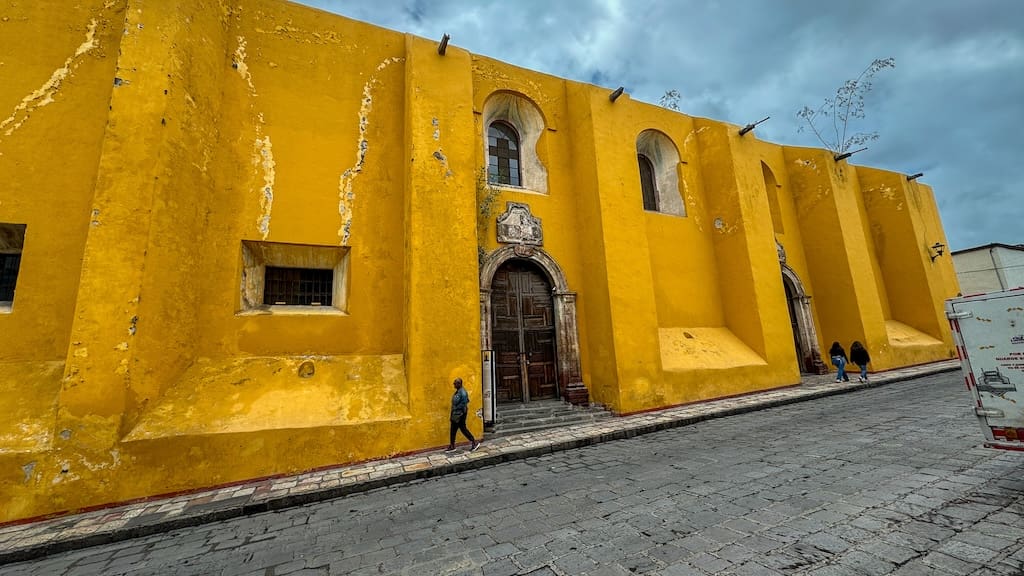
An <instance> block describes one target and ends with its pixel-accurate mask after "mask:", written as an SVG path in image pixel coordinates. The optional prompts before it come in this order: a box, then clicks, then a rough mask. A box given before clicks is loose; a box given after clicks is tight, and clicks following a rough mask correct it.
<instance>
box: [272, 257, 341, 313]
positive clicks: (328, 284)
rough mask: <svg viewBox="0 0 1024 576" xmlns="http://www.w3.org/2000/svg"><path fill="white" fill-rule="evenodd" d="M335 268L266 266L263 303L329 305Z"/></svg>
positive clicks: (332, 291)
mask: <svg viewBox="0 0 1024 576" xmlns="http://www.w3.org/2000/svg"><path fill="white" fill-rule="evenodd" d="M333 293H334V270H318V269H314V268H277V267H273V266H267V268H266V275H265V276H264V277H263V303H264V304H268V305H285V306H330V305H331V296H332V295H333Z"/></svg>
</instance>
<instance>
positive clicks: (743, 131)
mask: <svg viewBox="0 0 1024 576" xmlns="http://www.w3.org/2000/svg"><path fill="white" fill-rule="evenodd" d="M769 118H771V116H765V117H764V118H761V119H760V120H758V121H757V122H753V123H751V124H747V125H746V126H744V127H743V128H741V129H740V136H743V135H744V134H746V133H747V132H750V131H751V130H753V129H754V128H756V127H757V125H758V124H760V123H761V122H764V121H765V120H767V119H769Z"/></svg>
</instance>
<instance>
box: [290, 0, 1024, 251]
mask: <svg viewBox="0 0 1024 576" xmlns="http://www.w3.org/2000/svg"><path fill="white" fill-rule="evenodd" d="M300 3H303V4H308V5H311V6H316V7H318V8H321V9H324V10H327V11H330V12H335V13H338V14H341V15H344V16H347V17H349V18H355V19H357V20H363V21H367V22H371V23H374V24H377V25H380V26H384V27H386V28H391V29H394V30H398V31H402V32H410V33H413V34H417V35H420V36H424V37H427V38H440V36H441V34H442V33H444V32H447V33H449V34H451V35H452V44H453V45H457V46H460V47H463V48H466V49H468V50H470V51H472V52H474V53H477V54H483V55H487V56H491V57H494V58H497V59H500V60H503V61H506V62H509V63H511V64H514V65H517V66H522V67H524V68H530V69H533V70H537V71H540V72H545V73H548V74H554V75H556V76H561V77H565V78H569V79H572V80H578V81H582V82H590V83H594V84H598V85H604V86H608V87H610V88H614V87H616V86H619V85H623V86H626V89H627V90H628V91H629V92H630V94H631V95H632V97H633V98H635V99H638V100H644V101H647V102H657V101H658V99H659V97H660V96H661V95H662V94H663V93H664V92H665V91H666V90H669V89H676V90H678V91H679V92H680V94H681V100H680V103H679V106H680V110H681V111H683V112H685V113H687V114H692V115H695V116H704V117H708V118H714V119H717V120H724V121H727V122H733V123H737V124H743V123H746V122H750V121H753V120H757V119H760V118H763V117H764V116H768V115H770V116H771V117H772V119H771V120H769V121H768V122H767V123H765V124H763V125H762V126H761V127H759V129H758V136H759V137H761V138H764V139H766V140H770V141H773V142H778V143H781V144H795V145H806V146H815V145H817V142H816V140H815V139H814V137H813V135H811V134H809V133H806V132H805V133H798V132H797V127H798V125H799V124H798V119H797V118H796V116H795V113H796V111H797V110H798V109H800V108H801V107H802V106H804V105H809V106H812V107H813V106H817V105H818V104H819V103H820V102H821V101H822V99H823V98H825V97H826V96H830V95H831V94H833V93H834V91H835V89H836V87H838V86H839V85H840V83H842V82H843V81H844V80H847V79H850V78H853V77H855V76H856V75H857V74H859V73H860V71H861V70H863V69H864V67H866V66H867V65H868V64H869V63H870V62H871V61H872V60H873V59H875V58H886V57H890V56H891V57H894V58H895V59H896V68H895V69H891V70H883V71H882V72H880V73H879V74H878V76H876V79H875V83H874V90H873V91H872V92H871V93H870V94H869V95H868V98H867V109H866V114H867V117H866V119H865V121H863V122H861V123H860V124H859V125H857V126H854V128H855V129H859V130H863V131H869V132H870V131H877V132H878V133H879V134H880V136H881V137H880V138H879V140H877V141H875V142H872V143H870V144H869V147H870V148H869V150H867V151H866V152H863V153H861V154H858V155H857V156H856V157H855V159H856V163H860V164H866V165H870V166H877V167H881V168H887V169H890V170H897V171H902V172H907V173H914V172H919V171H923V172H925V176H924V178H922V182H925V183H928V184H930V185H931V186H932V187H933V188H934V190H935V196H936V199H937V201H938V204H939V209H940V213H941V215H942V219H943V224H944V226H945V229H946V234H947V237H948V240H949V244H950V246H951V247H952V248H953V249H960V248H966V247H969V246H974V245H979V244H986V243H989V242H1004V243H1010V244H1017V243H1024V225H1022V224H1021V223H1022V222H1024V194H1022V193H1021V191H1020V187H1021V182H1024V167H1022V166H1024V163H1022V161H1021V156H1022V153H1024V146H1021V144H1020V141H1021V138H1020V136H1018V133H1019V132H1020V131H1021V127H1022V125H1024V105H1022V103H1024V2H1019V1H1018V0H974V1H972V2H963V1H962V0H888V1H883V0H867V1H853V0H849V1H845V2H831V3H822V2H819V1H818V0H789V1H787V2H784V3H783V2H765V1H763V0H729V1H725V0H718V1H715V0H686V1H670V0H660V1H659V0H593V1H584V0H559V1H552V0H520V1H518V2H514V3H513V2H480V1H479V0H436V1H430V2H428V1H426V0H378V1H376V2H351V1H343V0H300Z"/></svg>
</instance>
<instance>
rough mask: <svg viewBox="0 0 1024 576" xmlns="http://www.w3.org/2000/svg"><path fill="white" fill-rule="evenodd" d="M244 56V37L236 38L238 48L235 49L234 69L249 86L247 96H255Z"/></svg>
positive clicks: (254, 88)
mask: <svg viewBox="0 0 1024 576" xmlns="http://www.w3.org/2000/svg"><path fill="white" fill-rule="evenodd" d="M245 59H246V54H245V37H244V36H239V37H238V47H237V48H235V59H234V67H235V69H236V70H237V71H238V75H239V76H241V77H242V79H243V80H245V83H246V85H248V86H249V94H251V95H252V96H255V95H256V86H255V85H254V84H253V83H252V74H250V73H249V64H248V63H246V61H245Z"/></svg>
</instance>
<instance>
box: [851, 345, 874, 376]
mask: <svg viewBox="0 0 1024 576" xmlns="http://www.w3.org/2000/svg"><path fill="white" fill-rule="evenodd" d="M850 362H853V363H854V364H856V365H857V366H860V381H861V382H867V381H868V363H870V362H871V356H869V355H868V351H867V348H864V345H863V344H861V343H860V341H859V340H854V341H853V344H850Z"/></svg>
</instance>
